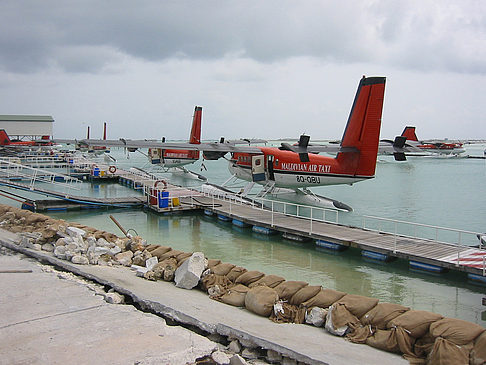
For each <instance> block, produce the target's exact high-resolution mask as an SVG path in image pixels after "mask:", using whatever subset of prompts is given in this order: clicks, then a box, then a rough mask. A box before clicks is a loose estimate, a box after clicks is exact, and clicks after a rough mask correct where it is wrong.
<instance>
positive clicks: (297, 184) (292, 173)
mask: <svg viewBox="0 0 486 365" xmlns="http://www.w3.org/2000/svg"><path fill="white" fill-rule="evenodd" d="M384 93H385V77H364V76H363V78H362V79H361V80H360V82H359V85H358V89H357V91H356V95H355V98H354V102H353V105H352V108H351V112H350V114H349V117H348V121H347V125H346V128H345V131H344V135H343V138H342V140H341V144H340V146H339V149H338V153H337V155H336V156H335V157H330V156H322V155H319V153H320V152H328V151H329V146H319V145H317V146H316V145H311V144H309V139H310V137H309V136H306V135H302V136H301V137H300V139H299V142H298V144H296V145H290V144H288V143H282V144H281V146H280V147H261V146H239V145H237V143H236V142H235V141H224V138H221V140H220V141H219V142H214V143H168V142H157V141H144V140H128V139H120V140H111V141H110V140H84V141H83V142H84V143H86V144H89V145H104V146H116V147H125V148H129V149H131V150H132V151H135V150H136V149H138V148H150V149H157V150H162V151H170V150H172V149H176V150H193V151H203V157H204V158H205V159H207V160H217V159H219V158H222V157H224V156H225V155H226V154H227V153H231V157H230V158H229V159H228V161H229V170H230V172H231V173H232V174H233V176H232V178H233V177H234V178H239V179H242V180H246V181H248V182H249V184H248V185H247V186H246V187H245V188H244V189H242V191H240V193H241V194H242V195H248V194H249V192H250V190H251V189H252V187H253V185H254V184H259V185H263V189H262V192H263V193H262V194H259V195H260V196H262V195H264V194H277V195H279V191H278V190H283V192H282V191H280V193H282V194H291V195H293V196H292V197H291V199H294V198H295V199H297V201H299V202H303V203H304V202H305V203H306V204H313V205H316V204H317V205H328V206H331V207H333V208H338V209H344V210H351V208H350V207H348V206H346V205H345V204H343V203H340V202H337V201H335V200H332V199H328V198H324V197H320V196H317V195H315V194H313V193H312V192H311V191H310V190H308V188H310V187H317V186H325V185H335V184H350V185H351V184H354V183H356V182H359V181H363V180H369V179H371V178H373V177H374V176H375V169H376V159H377V154H378V145H379V135H380V128H381V116H382V110H383V102H384ZM196 111H197V107H196ZM196 115H198V114H197V113H195V116H196ZM199 142H200V141H199ZM394 148H395V149H396V150H397V151H398V152H397V153H403V151H401V150H400V147H399V146H395V147H394ZM152 154H153V152H152ZM159 154H160V152H159ZM166 156H167V157H168V158H169V157H170V155H166ZM181 161H182V159H181ZM230 179H231V178H230ZM230 179H229V180H230ZM229 180H228V181H229Z"/></svg>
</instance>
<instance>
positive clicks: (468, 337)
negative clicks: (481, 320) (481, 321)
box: [429, 318, 485, 345]
mask: <svg viewBox="0 0 486 365" xmlns="http://www.w3.org/2000/svg"><path fill="white" fill-rule="evenodd" d="M429 331H430V334H431V335H432V336H434V337H439V336H440V337H443V338H445V339H446V340H448V341H450V342H452V343H454V344H456V345H465V344H468V343H469V342H472V341H474V339H475V338H476V337H478V336H479V335H480V334H481V333H483V332H484V331H485V329H484V328H483V327H481V326H480V325H478V324H476V323H471V322H467V321H463V320H461V319H456V318H443V319H441V320H439V321H437V322H434V323H432V324H431V325H430V329H429Z"/></svg>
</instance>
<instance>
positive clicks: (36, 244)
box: [32, 243, 42, 251]
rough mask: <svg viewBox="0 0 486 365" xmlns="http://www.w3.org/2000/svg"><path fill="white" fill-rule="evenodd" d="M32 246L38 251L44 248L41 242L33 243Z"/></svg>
mask: <svg viewBox="0 0 486 365" xmlns="http://www.w3.org/2000/svg"><path fill="white" fill-rule="evenodd" d="M32 248H33V249H34V250H36V251H41V250H42V246H41V245H40V244H39V243H34V244H33V245H32Z"/></svg>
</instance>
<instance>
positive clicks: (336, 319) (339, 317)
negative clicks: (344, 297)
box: [326, 302, 359, 329]
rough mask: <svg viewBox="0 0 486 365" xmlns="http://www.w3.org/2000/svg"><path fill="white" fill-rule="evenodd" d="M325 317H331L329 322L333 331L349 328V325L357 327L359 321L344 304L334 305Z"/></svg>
mask: <svg viewBox="0 0 486 365" xmlns="http://www.w3.org/2000/svg"><path fill="white" fill-rule="evenodd" d="M327 316H328V317H331V320H330V322H332V324H333V326H334V329H338V328H341V327H344V326H349V325H350V324H354V325H357V324H358V323H359V319H358V318H357V317H356V316H355V315H353V314H352V313H351V312H350V311H349V310H348V308H346V305H345V304H344V303H339V302H338V303H334V304H333V305H332V306H331V307H330V308H329V312H328V313H327ZM326 325H327V323H326ZM326 329H327V327H326Z"/></svg>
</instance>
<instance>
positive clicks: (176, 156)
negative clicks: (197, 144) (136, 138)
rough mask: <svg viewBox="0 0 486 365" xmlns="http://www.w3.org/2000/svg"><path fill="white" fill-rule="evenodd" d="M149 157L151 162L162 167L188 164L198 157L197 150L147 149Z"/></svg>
mask: <svg viewBox="0 0 486 365" xmlns="http://www.w3.org/2000/svg"><path fill="white" fill-rule="evenodd" d="M149 158H150V161H151V162H152V163H153V164H157V165H161V166H164V167H179V166H184V165H189V164H191V163H194V162H196V161H197V160H198V159H199V151H192V150H169V149H167V150H162V149H158V148H154V149H149Z"/></svg>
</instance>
